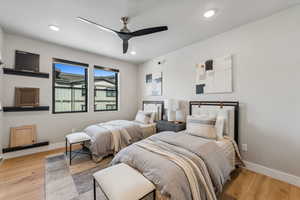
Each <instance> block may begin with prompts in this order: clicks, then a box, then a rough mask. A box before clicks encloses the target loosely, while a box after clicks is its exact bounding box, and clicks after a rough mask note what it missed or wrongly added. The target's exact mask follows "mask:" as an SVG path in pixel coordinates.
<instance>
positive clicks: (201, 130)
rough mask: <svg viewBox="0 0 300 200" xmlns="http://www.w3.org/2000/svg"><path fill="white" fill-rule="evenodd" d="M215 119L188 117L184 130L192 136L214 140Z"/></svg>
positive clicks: (202, 116)
mask: <svg viewBox="0 0 300 200" xmlns="http://www.w3.org/2000/svg"><path fill="white" fill-rule="evenodd" d="M215 124H216V118H215V117H209V116H205V115H201V116H188V117H187V124H186V126H187V127H186V129H187V132H188V133H189V134H191V135H194V136H199V137H204V138H208V139H216V138H217V135H216V128H215Z"/></svg>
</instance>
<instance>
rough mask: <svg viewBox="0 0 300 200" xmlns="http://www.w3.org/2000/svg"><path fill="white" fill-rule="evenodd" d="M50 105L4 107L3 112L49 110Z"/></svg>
mask: <svg viewBox="0 0 300 200" xmlns="http://www.w3.org/2000/svg"><path fill="white" fill-rule="evenodd" d="M47 110H49V106H36V107H15V106H9V107H3V112H26V111H47Z"/></svg>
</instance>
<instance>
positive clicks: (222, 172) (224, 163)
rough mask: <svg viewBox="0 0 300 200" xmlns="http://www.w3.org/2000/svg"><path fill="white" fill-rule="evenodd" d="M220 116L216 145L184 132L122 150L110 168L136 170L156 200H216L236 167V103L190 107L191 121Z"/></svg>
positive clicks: (195, 103)
mask: <svg viewBox="0 0 300 200" xmlns="http://www.w3.org/2000/svg"><path fill="white" fill-rule="evenodd" d="M220 112H222V113H226V117H224V118H223V119H225V120H224V126H223V129H222V130H223V131H222V133H223V136H222V138H221V139H220V138H219V139H217V140H216V139H207V138H203V137H199V136H198V135H195V134H190V133H189V127H188V128H187V131H182V132H178V133H175V132H162V133H158V134H155V135H153V136H150V137H149V138H146V139H144V140H142V141H139V142H136V143H134V144H132V145H130V146H128V147H126V148H124V149H122V150H121V151H120V152H119V153H118V154H117V155H116V156H115V157H114V159H113V160H112V165H116V164H118V163H125V164H127V165H129V166H131V167H132V168H134V169H136V170H138V171H139V172H140V173H141V174H143V176H144V177H145V178H147V179H148V180H150V181H151V182H152V183H153V184H154V185H155V187H156V191H157V192H156V199H159V200H167V199H172V200H198V199H199V200H200V199H201V200H205V199H207V200H216V199H217V197H218V195H220V194H221V192H222V187H223V185H224V184H225V183H226V182H227V181H228V180H229V179H230V174H231V172H232V171H233V170H234V169H235V167H236V165H237V164H239V163H241V162H242V161H241V159H240V155H239V152H238V149H237V145H236V142H237V140H238V112H239V103H238V102H204V101H193V102H190V115H192V116H202V114H203V113H205V114H206V115H214V113H220ZM187 123H189V122H187ZM187 126H189V124H187Z"/></svg>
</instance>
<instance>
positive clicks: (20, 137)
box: [10, 125, 36, 147]
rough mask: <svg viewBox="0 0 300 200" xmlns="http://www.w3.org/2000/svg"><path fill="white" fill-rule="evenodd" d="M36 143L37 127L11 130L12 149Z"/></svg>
mask: <svg viewBox="0 0 300 200" xmlns="http://www.w3.org/2000/svg"><path fill="white" fill-rule="evenodd" d="M34 143H36V125H26V126H20V127H13V128H10V147H20V146H26V145H32V144H34Z"/></svg>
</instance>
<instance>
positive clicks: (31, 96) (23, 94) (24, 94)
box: [15, 87, 40, 107]
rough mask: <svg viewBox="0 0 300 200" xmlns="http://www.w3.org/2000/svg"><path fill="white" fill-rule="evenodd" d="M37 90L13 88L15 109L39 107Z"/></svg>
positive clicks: (38, 91) (38, 92) (38, 90)
mask: <svg viewBox="0 0 300 200" xmlns="http://www.w3.org/2000/svg"><path fill="white" fill-rule="evenodd" d="M39 95H40V89H39V88H18V87H16V88H15V106H16V107H35V106H39V105H40V97H39Z"/></svg>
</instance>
